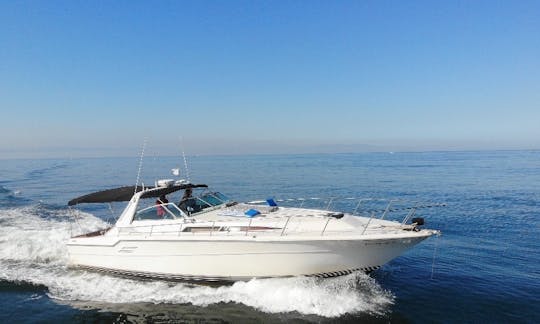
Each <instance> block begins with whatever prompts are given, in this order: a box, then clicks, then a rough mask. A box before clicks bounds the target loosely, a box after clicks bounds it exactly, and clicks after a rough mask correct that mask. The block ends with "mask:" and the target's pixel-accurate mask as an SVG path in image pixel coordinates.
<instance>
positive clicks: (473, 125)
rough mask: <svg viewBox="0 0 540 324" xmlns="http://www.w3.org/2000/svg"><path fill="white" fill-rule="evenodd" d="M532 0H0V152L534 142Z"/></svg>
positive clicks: (244, 150) (538, 62)
mask: <svg viewBox="0 0 540 324" xmlns="http://www.w3.org/2000/svg"><path fill="white" fill-rule="evenodd" d="M538 35H540V1H526V0H523V1H480V0H478V1H294V0H293V1H262V0H257V1H234V0H231V1H218V0H214V1H97V0H96V1H0V159H2V158H46V157H79V156H136V155H138V154H139V153H140V151H141V147H142V146H143V143H144V142H145V141H146V143H147V147H148V148H149V149H151V150H154V153H155V154H162V155H171V154H177V153H178V152H179V151H180V150H182V148H183V149H184V150H185V151H186V154H265V153H319V152H320V153H332V152H356V151H424V150H443V151H444V150H483V149H540V37H539V36H538Z"/></svg>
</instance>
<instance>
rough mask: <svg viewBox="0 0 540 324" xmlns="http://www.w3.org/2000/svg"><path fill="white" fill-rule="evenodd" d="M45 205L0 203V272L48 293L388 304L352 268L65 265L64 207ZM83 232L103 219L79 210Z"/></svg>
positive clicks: (333, 311) (301, 305) (324, 307)
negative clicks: (157, 269)
mask: <svg viewBox="0 0 540 324" xmlns="http://www.w3.org/2000/svg"><path fill="white" fill-rule="evenodd" d="M43 208H44V207H40V206H35V207H25V208H14V209H7V210H0V222H1V223H2V226H0V237H2V241H0V248H1V250H0V260H1V261H2V262H1V263H0V278H2V279H5V280H9V281H24V282H29V283H33V284H37V285H44V286H46V287H47V288H48V291H49V293H48V294H49V296H50V297H51V298H54V299H58V300H63V301H68V302H69V301H73V302H75V301H89V302H104V303H139V302H140V303H156V304H159V303H167V304H188V303H189V304H193V305H197V306H207V305H211V304H216V303H221V302H224V303H228V302H234V303H242V304H245V305H248V306H251V307H253V308H256V309H258V310H260V311H263V312H268V313H282V312H293V311H297V312H299V313H302V314H315V315H320V316H326V317H336V316H341V315H343V314H346V313H358V312H368V313H382V312H384V311H385V309H387V308H388V306H389V305H391V304H392V303H393V296H392V295H391V293H389V292H387V291H384V290H383V289H382V288H381V287H380V286H379V285H378V284H377V283H376V282H375V281H374V280H373V279H372V278H370V277H369V276H367V275H364V274H360V273H358V274H351V275H349V276H344V277H339V278H334V279H324V280H323V279H316V278H305V277H300V278H287V279H264V280H251V281H249V282H237V283H234V284H233V285H231V286H221V287H210V286H193V285H188V284H183V283H170V282H163V281H138V280H131V279H124V278H118V277H112V276H108V275H104V274H99V273H93V272H88V271H83V270H73V269H68V268H67V267H66V261H67V249H66V247H65V241H66V240H67V239H68V238H69V236H70V224H69V222H67V219H66V220H64V219H63V218H64V217H65V218H67V217H68V216H69V212H68V211H67V210H59V211H51V210H47V211H46V212H47V214H51V213H52V214H53V216H54V217H52V218H50V217H49V218H43V217H40V216H39V215H40V213H42V212H43ZM78 218H79V223H80V225H81V227H82V228H83V229H84V230H86V231H91V230H96V229H98V228H102V227H104V226H106V224H105V223H104V222H103V221H101V220H100V219H98V218H97V217H94V216H92V215H90V214H85V213H79V214H78Z"/></svg>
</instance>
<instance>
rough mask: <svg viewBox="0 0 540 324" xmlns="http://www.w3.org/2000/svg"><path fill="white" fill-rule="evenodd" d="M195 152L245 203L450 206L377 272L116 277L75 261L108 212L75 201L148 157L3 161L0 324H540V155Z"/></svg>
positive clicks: (150, 172) (165, 167) (150, 171)
mask: <svg viewBox="0 0 540 324" xmlns="http://www.w3.org/2000/svg"><path fill="white" fill-rule="evenodd" d="M188 160H189V166H190V170H189V174H190V178H191V179H192V180H193V182H202V183H207V184H209V185H211V187H212V188H214V189H217V190H219V191H221V192H224V193H226V194H228V195H229V196H230V197H233V198H235V199H236V200H239V201H250V200H256V199H261V198H266V197H270V196H273V197H276V198H278V199H279V198H298V197H378V198H393V199H396V198H400V199H407V200H411V201H425V202H445V203H446V204H447V207H444V208H429V209H422V210H419V212H418V215H419V216H421V217H424V218H425V220H426V227H428V228H434V229H439V230H441V231H442V233H443V234H442V235H441V236H440V237H433V238H430V239H428V240H426V241H424V242H422V243H421V244H419V245H418V246H416V247H415V248H413V249H412V250H410V251H408V252H407V253H405V254H404V255H402V256H401V257H399V258H397V259H395V260H393V261H391V262H390V263H388V264H387V265H385V266H383V267H382V268H381V269H379V270H378V271H376V272H373V273H371V274H370V275H366V274H360V273H357V274H352V275H349V276H344V277H339V278H333V279H314V278H288V279H268V280H252V281H249V282H238V283H235V284H232V285H228V286H219V287H216V286H205V285H192V284H185V283H171V282H163V281H140V280H133V279H126V278H118V277H114V276H108V275H105V274H98V273H93V272H87V271H83V270H73V269H68V268H67V267H66V260H67V250H66V248H65V245H64V243H65V241H66V240H67V239H68V237H69V236H70V234H71V233H73V231H77V230H78V231H80V230H85V231H91V230H95V229H98V228H101V227H103V226H105V225H106V222H107V221H108V220H110V218H111V213H110V211H109V210H108V208H107V207H106V206H101V205H83V206H81V208H78V209H68V208H67V201H68V200H70V199H71V198H74V197H77V196H79V195H83V194H86V193H89V192H93V191H96V190H101V189H107V188H112V187H116V186H122V185H132V184H135V181H136V177H137V168H138V158H103V159H56V160H53V159H44V160H0V322H1V323H11V322H55V323H56V322H135V323H139V322H145V323H146V322H184V323H185V322H187V323H190V322H196V323H207V322H210V323H228V322H232V323H237V322H287V323H289V322H292V323H311V322H315V323H346V322H349V323H358V322H381V323H387V322H395V323H419V322H440V323H455V322H460V323H461V322H469V323H508V322H516V323H520V322H521V323H539V322H540V252H539V248H540V241H539V238H540V151H493V152H430V153H395V154H390V153H359V154H321V155H316V154H309V155H257V156H193V157H188ZM179 166H183V162H182V160H181V158H179V157H153V156H148V157H145V159H144V166H143V169H142V173H141V180H142V181H143V182H145V183H148V184H152V183H153V181H154V179H155V178H170V177H171V176H170V169H171V168H174V167H179ZM121 207H122V205H121V204H118V205H115V206H114V208H115V211H116V212H119V211H120V210H121ZM74 214H76V215H77V216H78V219H79V223H78V224H74V223H73V221H72V220H73V215H74Z"/></svg>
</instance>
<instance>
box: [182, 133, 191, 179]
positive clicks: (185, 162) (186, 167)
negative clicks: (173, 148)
mask: <svg viewBox="0 0 540 324" xmlns="http://www.w3.org/2000/svg"><path fill="white" fill-rule="evenodd" d="M180 147H181V148H182V158H183V159H184V168H185V169H186V178H187V180H188V181H190V179H189V168H188V164H187V159H186V153H185V152H184V140H183V138H182V136H180Z"/></svg>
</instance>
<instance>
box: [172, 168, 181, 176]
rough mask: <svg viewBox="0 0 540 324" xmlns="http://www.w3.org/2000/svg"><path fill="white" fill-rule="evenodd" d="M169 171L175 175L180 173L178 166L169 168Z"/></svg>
mask: <svg viewBox="0 0 540 324" xmlns="http://www.w3.org/2000/svg"><path fill="white" fill-rule="evenodd" d="M171 172H172V174H173V175H175V176H179V175H180V169H179V168H175V169H171Z"/></svg>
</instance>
